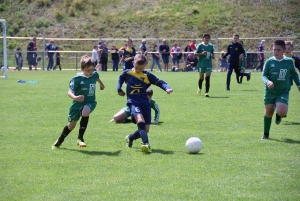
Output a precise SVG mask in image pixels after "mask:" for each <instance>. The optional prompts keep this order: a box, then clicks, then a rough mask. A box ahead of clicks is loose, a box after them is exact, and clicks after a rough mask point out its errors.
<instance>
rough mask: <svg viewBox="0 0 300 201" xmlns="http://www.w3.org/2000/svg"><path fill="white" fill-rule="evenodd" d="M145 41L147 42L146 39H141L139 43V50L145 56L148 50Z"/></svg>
mask: <svg viewBox="0 0 300 201" xmlns="http://www.w3.org/2000/svg"><path fill="white" fill-rule="evenodd" d="M146 43H147V41H146V39H143V40H142V44H141V45H140V52H141V53H142V54H144V55H145V56H146V55H147V50H148V47H147V45H146Z"/></svg>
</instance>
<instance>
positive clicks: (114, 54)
mask: <svg viewBox="0 0 300 201" xmlns="http://www.w3.org/2000/svg"><path fill="white" fill-rule="evenodd" d="M109 52H110V53H111V61H112V68H113V71H118V68H119V61H120V56H119V51H118V49H117V48H116V45H112V48H111V49H110V50H109Z"/></svg>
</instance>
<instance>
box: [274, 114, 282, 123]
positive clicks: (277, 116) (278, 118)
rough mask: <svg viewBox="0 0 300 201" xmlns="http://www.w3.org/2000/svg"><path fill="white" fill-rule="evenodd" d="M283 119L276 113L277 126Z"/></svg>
mask: <svg viewBox="0 0 300 201" xmlns="http://www.w3.org/2000/svg"><path fill="white" fill-rule="evenodd" d="M281 119H282V117H281V116H279V115H278V114H277V113H276V118H275V124H277V125H278V124H280V122H281Z"/></svg>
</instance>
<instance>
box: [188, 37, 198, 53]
mask: <svg viewBox="0 0 300 201" xmlns="http://www.w3.org/2000/svg"><path fill="white" fill-rule="evenodd" d="M189 46H190V48H191V51H196V49H197V47H196V40H192V41H191V42H190V44H189Z"/></svg>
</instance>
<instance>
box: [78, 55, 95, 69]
mask: <svg viewBox="0 0 300 201" xmlns="http://www.w3.org/2000/svg"><path fill="white" fill-rule="evenodd" d="M92 65H93V64H92V60H91V58H90V57H89V56H88V55H83V56H82V57H81V60H80V66H81V69H84V68H88V67H90V66H92Z"/></svg>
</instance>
